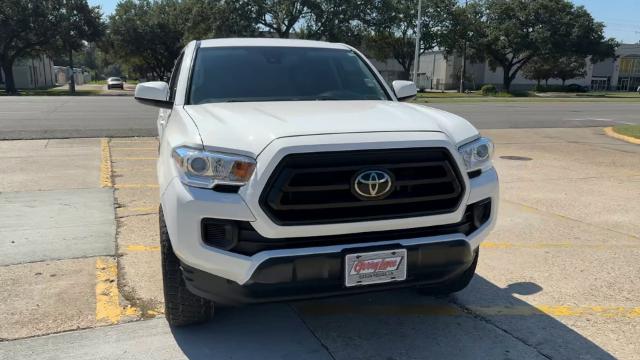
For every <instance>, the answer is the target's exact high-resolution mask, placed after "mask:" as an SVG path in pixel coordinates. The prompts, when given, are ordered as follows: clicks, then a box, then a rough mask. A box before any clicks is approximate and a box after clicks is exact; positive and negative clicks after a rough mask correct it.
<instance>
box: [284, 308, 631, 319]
mask: <svg viewBox="0 0 640 360" xmlns="http://www.w3.org/2000/svg"><path fill="white" fill-rule="evenodd" d="M297 307H298V308H299V309H300V310H301V311H302V312H303V313H305V314H307V315H317V316H327V315H368V316H370V315H382V316H416V315H418V316H420V315H421V316H462V315H465V314H466V313H467V311H466V310H465V309H462V308H460V307H457V306H454V305H449V304H444V305H438V304H419V305H398V306H393V305H386V306H385V305H380V306H378V305H364V306H362V305H358V306H356V305H347V304H310V305H298V306H297ZM466 308H467V309H469V310H471V311H472V312H473V313H475V314H478V315H481V316H533V315H548V316H554V317H603V318H631V319H639V318H640V307H623V306H567V305H517V306H467V307H466Z"/></svg>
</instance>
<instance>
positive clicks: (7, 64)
mask: <svg viewBox="0 0 640 360" xmlns="http://www.w3.org/2000/svg"><path fill="white" fill-rule="evenodd" d="M56 11H57V6H56V3H55V2H54V1H49V0H47V1H45V0H3V1H2V3H0V29H2V30H1V31H0V68H1V69H2V71H3V72H4V77H5V90H6V92H7V93H9V94H16V93H17V89H16V86H15V81H14V77H13V64H14V63H15V61H16V60H17V59H18V58H20V57H22V56H25V55H29V54H33V53H39V52H42V51H43V48H44V47H45V46H46V45H47V44H48V43H49V42H50V41H51V34H54V33H55V32H54V31H55V26H54V23H53V22H52V21H51V15H52V14H55V13H56Z"/></svg>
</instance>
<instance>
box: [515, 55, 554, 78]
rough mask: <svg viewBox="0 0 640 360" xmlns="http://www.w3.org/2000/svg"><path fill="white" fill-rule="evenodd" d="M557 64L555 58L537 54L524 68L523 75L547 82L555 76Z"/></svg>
mask: <svg viewBox="0 0 640 360" xmlns="http://www.w3.org/2000/svg"><path fill="white" fill-rule="evenodd" d="M555 66H556V64H555V59H553V58H551V57H540V56H536V57H534V58H533V59H531V60H530V61H529V62H528V63H527V64H526V65H525V66H524V67H523V68H522V75H524V77H525V78H527V79H529V80H536V81H537V82H538V84H539V83H540V82H541V81H542V80H544V81H545V82H546V81H549V79H552V78H553V77H554V70H555Z"/></svg>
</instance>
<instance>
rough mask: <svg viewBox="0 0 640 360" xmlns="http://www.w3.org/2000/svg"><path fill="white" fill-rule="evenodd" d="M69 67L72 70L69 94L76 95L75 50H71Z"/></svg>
mask: <svg viewBox="0 0 640 360" xmlns="http://www.w3.org/2000/svg"><path fill="white" fill-rule="evenodd" d="M69 67H70V68H71V80H70V81H69V92H70V93H72V94H75V93H76V74H75V72H74V71H73V50H69Z"/></svg>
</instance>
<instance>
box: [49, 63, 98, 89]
mask: <svg viewBox="0 0 640 360" xmlns="http://www.w3.org/2000/svg"><path fill="white" fill-rule="evenodd" d="M53 71H54V73H55V81H56V85H59V86H62V85H65V84H68V83H69V81H70V79H71V70H70V68H69V67H68V66H54V67H53ZM73 78H74V80H75V84H76V85H83V84H86V83H88V82H90V81H91V74H90V73H89V72H88V71H85V70H83V69H81V68H73Z"/></svg>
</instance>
